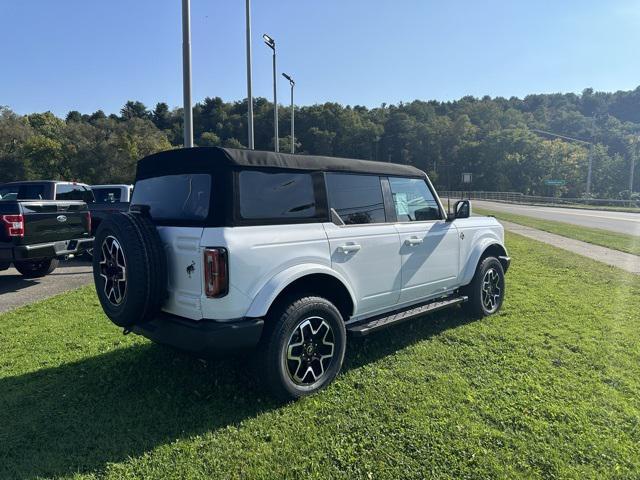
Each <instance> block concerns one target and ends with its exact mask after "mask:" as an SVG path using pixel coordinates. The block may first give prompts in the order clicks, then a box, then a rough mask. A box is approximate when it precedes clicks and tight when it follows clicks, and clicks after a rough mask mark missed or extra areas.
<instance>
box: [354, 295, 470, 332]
mask: <svg viewBox="0 0 640 480" xmlns="http://www.w3.org/2000/svg"><path fill="white" fill-rule="evenodd" d="M468 299H469V297H466V296H463V295H462V296H458V297H448V298H445V299H443V300H436V301H434V302H431V303H427V304H426V305H420V306H419V307H414V308H411V309H409V310H403V311H401V312H395V313H392V314H391V315H387V316H383V317H374V318H373V319H367V320H364V322H362V323H356V324H354V325H349V326H347V332H349V333H350V334H352V335H353V336H355V337H364V336H365V335H368V334H370V333H372V332H375V331H377V330H382V329H383V328H386V327H389V326H391V325H396V324H398V323H401V322H404V321H406V320H410V319H412V318H415V317H419V316H422V315H426V314H427V313H432V312H436V311H438V310H442V309H443V308H447V307H451V306H453V305H458V304H460V303H463V302H466V301H467V300H468Z"/></svg>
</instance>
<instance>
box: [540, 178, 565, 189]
mask: <svg viewBox="0 0 640 480" xmlns="http://www.w3.org/2000/svg"><path fill="white" fill-rule="evenodd" d="M566 183H567V182H565V181H564V180H545V181H544V184H545V185H553V186H555V187H561V186H562V185H565V184H566Z"/></svg>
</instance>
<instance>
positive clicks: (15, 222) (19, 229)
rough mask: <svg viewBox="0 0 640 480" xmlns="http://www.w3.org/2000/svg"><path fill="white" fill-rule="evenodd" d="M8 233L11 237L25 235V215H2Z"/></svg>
mask: <svg viewBox="0 0 640 480" xmlns="http://www.w3.org/2000/svg"><path fill="white" fill-rule="evenodd" d="M2 223H4V226H5V229H6V230H7V235H9V236H10V237H24V217H23V216H22V215H2Z"/></svg>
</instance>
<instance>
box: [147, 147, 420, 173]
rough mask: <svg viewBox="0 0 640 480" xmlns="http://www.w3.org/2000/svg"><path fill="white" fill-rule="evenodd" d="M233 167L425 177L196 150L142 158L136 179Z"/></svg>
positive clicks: (336, 162) (396, 169) (321, 160)
mask: <svg viewBox="0 0 640 480" xmlns="http://www.w3.org/2000/svg"><path fill="white" fill-rule="evenodd" d="M234 167H249V168H266V169H269V168H274V169H290V170H312V171H323V172H351V173H370V174H376V175H393V176H403V177H424V176H425V174H424V172H422V171H421V170H419V169H417V168H415V167H412V166H409V165H398V164H396V163H384V162H372V161H369V160H355V159H350V158H336V157H321V156H316V155H292V154H288V153H275V152H265V151H261V150H246V149H237V148H220V147H195V148H180V149H175V150H166V151H164V152H160V153H155V154H153V155H149V156H148V157H145V158H143V159H142V160H140V161H139V162H138V170H137V174H136V180H140V179H143V178H149V177H155V176H160V175H176V174H181V173H207V172H210V171H213V170H218V171H219V170H224V169H231V168H234Z"/></svg>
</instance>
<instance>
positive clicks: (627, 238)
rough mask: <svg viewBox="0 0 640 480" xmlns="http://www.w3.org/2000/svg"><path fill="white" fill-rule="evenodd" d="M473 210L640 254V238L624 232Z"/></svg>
mask: <svg viewBox="0 0 640 480" xmlns="http://www.w3.org/2000/svg"><path fill="white" fill-rule="evenodd" d="M473 212H474V213H477V214H479V215H493V216H494V217H496V218H497V219H499V220H506V221H508V222H513V223H517V224H519V225H524V226H526V227H532V228H537V229H538V230H544V231H545V232H549V233H555V234H557V235H562V236H563V237H568V238H573V239H575V240H581V241H583V242H587V243H593V244H594V245H600V246H602V247H607V248H612V249H614V250H619V251H621V252H627V253H631V254H633V255H640V238H639V237H637V236H634V235H626V234H624V233H616V232H610V231H608V230H601V229H599V228H588V227H581V226H579V225H572V224H570V223H563V222H556V221H553V220H542V219H540V218H534V217H529V216H527V215H518V214H513V213H505V212H496V211H494V210H488V209H486V208H475V207H474V208H473Z"/></svg>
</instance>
